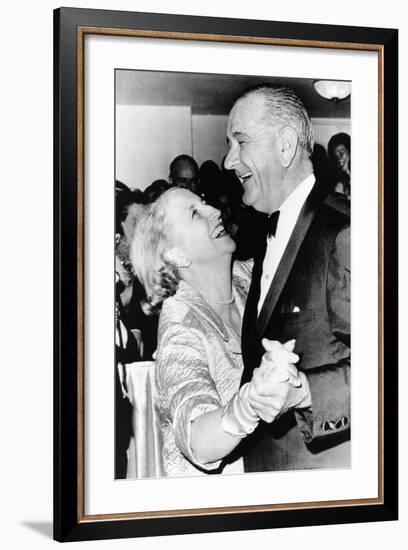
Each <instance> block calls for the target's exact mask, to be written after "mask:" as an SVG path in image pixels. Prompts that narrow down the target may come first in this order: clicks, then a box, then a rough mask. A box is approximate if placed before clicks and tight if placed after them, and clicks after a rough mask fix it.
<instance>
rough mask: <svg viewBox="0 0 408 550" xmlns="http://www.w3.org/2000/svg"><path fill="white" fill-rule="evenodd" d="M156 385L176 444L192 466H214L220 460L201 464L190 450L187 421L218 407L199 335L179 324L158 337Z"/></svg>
mask: <svg viewBox="0 0 408 550" xmlns="http://www.w3.org/2000/svg"><path fill="white" fill-rule="evenodd" d="M156 384H157V387H158V390H159V395H160V396H161V398H162V400H163V402H162V406H163V407H164V409H165V411H166V413H167V415H168V417H169V419H170V422H171V424H172V428H173V434H174V438H175V441H176V444H177V446H178V447H179V449H180V451H181V452H182V454H183V455H184V456H185V457H186V458H187V459H188V460H189V461H190V462H192V463H193V464H194V465H196V466H198V467H199V468H202V469H205V470H212V469H217V468H218V467H219V465H220V463H221V461H217V462H212V463H211V464H203V463H201V462H200V461H199V460H198V459H197V458H196V457H195V456H194V453H193V452H192V449H191V423H192V421H193V420H195V419H196V418H197V417H198V416H200V415H201V414H203V413H206V412H208V411H212V410H215V409H218V408H220V407H221V406H222V404H221V400H220V397H219V395H218V392H217V390H216V387H215V383H214V380H213V379H212V377H211V375H210V372H209V366H208V360H207V358H206V354H205V350H204V348H203V346H202V343H201V341H200V338H199V335H198V334H196V333H195V332H194V331H193V330H191V329H189V328H187V327H185V326H184V325H182V324H179V323H173V324H171V325H170V326H169V327H168V328H167V330H166V331H165V333H164V334H163V336H162V340H161V345H160V349H159V352H158V356H157V359H156Z"/></svg>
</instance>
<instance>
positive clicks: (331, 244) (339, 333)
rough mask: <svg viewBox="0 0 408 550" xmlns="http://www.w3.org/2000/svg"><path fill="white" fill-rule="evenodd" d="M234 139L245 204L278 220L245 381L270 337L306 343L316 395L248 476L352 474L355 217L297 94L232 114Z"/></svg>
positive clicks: (254, 286) (259, 449) (240, 103)
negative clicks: (318, 154) (333, 190)
mask: <svg viewBox="0 0 408 550" xmlns="http://www.w3.org/2000/svg"><path fill="white" fill-rule="evenodd" d="M227 138H228V142H229V152H228V155H227V157H226V159H225V167H226V168H227V169H229V170H234V171H235V173H236V175H237V176H238V178H239V179H240V181H241V184H242V186H243V189H244V195H243V201H244V202H245V204H247V205H249V206H252V207H253V208H255V210H257V211H259V212H263V213H266V214H268V215H269V221H270V224H269V233H268V236H267V237H265V241H264V246H263V247H261V253H260V255H259V256H258V257H257V258H255V263H254V268H253V272H252V283H251V289H250V292H249V296H248V302H247V305H246V310H245V315H244V321H243V329H242V352H243V359H244V365H245V368H244V374H243V378H242V383H245V382H247V381H248V380H249V379H250V378H251V376H252V371H253V369H254V368H256V367H258V366H259V364H260V361H261V357H262V354H263V352H264V349H263V347H262V344H261V341H262V338H268V339H271V340H280V341H284V342H286V341H288V340H290V339H296V348H295V352H296V353H297V354H298V355H300V357H301V362H300V363H299V369H300V370H303V371H304V372H305V373H306V375H307V378H308V381H309V385H310V392H311V397H312V412H310V410H307V411H306V410H304V411H302V410H297V411H290V412H287V413H286V414H283V415H281V416H280V417H279V418H278V419H277V420H275V422H273V423H272V424H266V423H261V424H260V425H259V427H258V429H257V430H256V432H255V433H254V436H253V438H252V442H251V443H250V444H249V445H248V447H247V451H246V457H245V469H246V471H266V470H290V469H306V468H331V467H348V466H349V465H350V442H349V440H350V383H349V379H350V232H349V224H350V217H349V212H348V210H346V208H345V206H344V204H343V203H340V202H337V200H336V199H335V198H333V197H328V196H327V193H326V190H325V187H324V186H323V185H321V184H320V183H319V182H318V181H316V179H315V176H314V174H313V167H312V163H311V160H310V156H311V154H312V151H313V145H314V131H313V127H312V124H311V122H310V119H309V117H308V114H307V112H306V109H305V108H304V105H303V103H302V101H301V100H300V98H299V97H297V96H296V94H295V93H294V92H293V91H292V90H291V89H288V88H282V87H279V88H277V87H273V86H270V85H260V86H257V87H255V88H252V89H249V90H247V91H245V92H244V93H243V94H242V95H241V96H240V97H239V98H238V100H237V101H236V102H235V104H234V106H233V108H232V110H231V113H230V115H229V120H228V128H227Z"/></svg>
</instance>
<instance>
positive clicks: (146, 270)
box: [130, 188, 180, 315]
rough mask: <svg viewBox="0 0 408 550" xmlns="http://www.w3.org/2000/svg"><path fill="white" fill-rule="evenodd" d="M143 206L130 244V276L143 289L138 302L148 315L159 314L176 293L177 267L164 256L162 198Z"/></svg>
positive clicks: (166, 235)
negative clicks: (141, 296)
mask: <svg viewBox="0 0 408 550" xmlns="http://www.w3.org/2000/svg"><path fill="white" fill-rule="evenodd" d="M173 190H174V189H173V188H172V189H169V190H168V191H166V192H165V193H163V195H161V196H160V197H159V198H158V199H157V200H156V201H155V202H153V203H152V204H148V205H146V206H144V207H143V210H142V212H141V213H140V214H139V216H138V219H137V220H136V223H135V227H134V230H133V235H132V238H131V243H130V261H131V264H132V268H133V273H134V274H135V276H136V277H137V279H138V280H139V282H140V283H141V285H142V287H143V289H144V297H143V299H142V301H141V304H142V308H143V311H144V312H145V313H147V314H148V315H152V314H154V313H158V312H159V311H160V309H161V306H162V304H163V302H164V300H165V299H166V298H168V297H169V296H173V294H175V292H176V290H177V287H178V283H179V280H180V275H179V271H178V269H177V266H176V265H174V264H173V263H172V262H171V261H170V260H169V259H168V258H167V257H166V251H167V250H169V248H170V247H171V234H172V232H171V227H170V225H169V224H168V222H167V219H166V213H165V211H164V208H163V197H164V196H166V195H167V194H168V193H171V192H172V191H173Z"/></svg>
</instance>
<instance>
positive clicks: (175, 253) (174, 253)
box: [164, 246, 191, 267]
mask: <svg viewBox="0 0 408 550" xmlns="http://www.w3.org/2000/svg"><path fill="white" fill-rule="evenodd" d="M164 258H165V259H166V260H167V261H168V262H171V263H172V264H174V265H175V266H176V267H189V266H190V265H191V260H190V259H189V258H187V256H186V255H185V254H184V252H183V251H182V250H181V249H180V248H179V247H178V246H174V247H173V248H170V249H169V250H166V252H165V253H164Z"/></svg>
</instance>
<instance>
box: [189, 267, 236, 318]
mask: <svg viewBox="0 0 408 550" xmlns="http://www.w3.org/2000/svg"><path fill="white" fill-rule="evenodd" d="M182 278H183V279H184V281H185V282H186V283H188V284H189V285H190V286H192V287H193V288H195V289H196V290H197V291H198V292H199V293H200V294H201V295H202V296H203V297H204V298H205V300H206V301H207V302H208V303H209V304H210V305H211V307H212V308H213V309H214V310H215V311H217V313H218V312H220V311H223V310H224V309H225V308H226V306H228V305H230V304H231V303H232V299H233V295H232V275H231V262H230V259H229V258H228V261H220V262H217V263H216V264H213V265H205V266H203V265H201V266H196V267H195V266H193V265H191V266H190V267H189V268H187V269H185V270H183V271H182Z"/></svg>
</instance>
